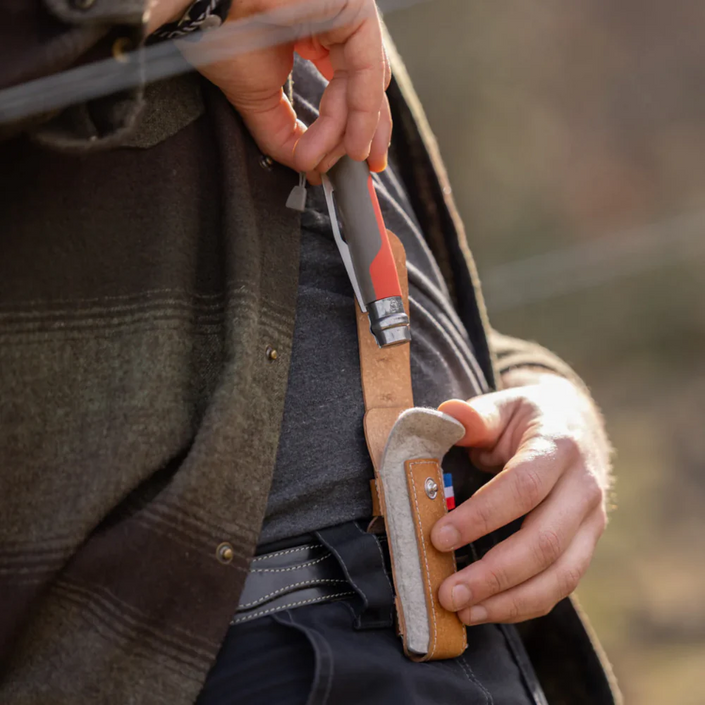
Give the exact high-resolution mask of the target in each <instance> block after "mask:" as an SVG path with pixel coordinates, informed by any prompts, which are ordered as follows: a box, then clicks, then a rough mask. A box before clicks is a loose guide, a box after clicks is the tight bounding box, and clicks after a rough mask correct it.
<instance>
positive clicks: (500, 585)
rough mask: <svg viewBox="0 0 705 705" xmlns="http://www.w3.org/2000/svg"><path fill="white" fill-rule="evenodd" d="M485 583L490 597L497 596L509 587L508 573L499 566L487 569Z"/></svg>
mask: <svg viewBox="0 0 705 705" xmlns="http://www.w3.org/2000/svg"><path fill="white" fill-rule="evenodd" d="M483 583H484V587H485V591H486V592H487V594H488V595H496V594H497V593H500V592H502V591H503V590H504V589H505V588H506V587H507V585H508V583H509V581H508V579H507V573H506V571H505V570H504V569H503V568H501V567H499V566H495V567H489V568H487V572H486V574H485V578H484V580H483Z"/></svg>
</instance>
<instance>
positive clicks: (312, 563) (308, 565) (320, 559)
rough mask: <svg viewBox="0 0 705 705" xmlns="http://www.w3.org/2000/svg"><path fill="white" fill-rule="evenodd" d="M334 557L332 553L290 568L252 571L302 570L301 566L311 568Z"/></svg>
mask: <svg viewBox="0 0 705 705" xmlns="http://www.w3.org/2000/svg"><path fill="white" fill-rule="evenodd" d="M329 558H333V555H332V554H330V553H329V554H328V555H327V556H323V558H317V559H316V560H315V561H307V562H306V563H301V564H300V565H292V566H290V567H289V568H253V569H252V570H251V571H250V572H252V573H289V572H291V571H292V570H301V568H309V567H310V566H312V565H316V563H321V562H322V561H325V560H328V559H329Z"/></svg>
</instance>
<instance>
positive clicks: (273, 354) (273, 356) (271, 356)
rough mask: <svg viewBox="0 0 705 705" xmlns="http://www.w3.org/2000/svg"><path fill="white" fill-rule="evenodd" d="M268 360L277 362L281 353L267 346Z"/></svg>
mask: <svg viewBox="0 0 705 705" xmlns="http://www.w3.org/2000/svg"><path fill="white" fill-rule="evenodd" d="M266 352H267V359H268V360H276V359H277V358H278V357H279V353H278V352H277V351H276V350H275V349H274V348H273V347H272V346H271V345H269V346H267V351H266Z"/></svg>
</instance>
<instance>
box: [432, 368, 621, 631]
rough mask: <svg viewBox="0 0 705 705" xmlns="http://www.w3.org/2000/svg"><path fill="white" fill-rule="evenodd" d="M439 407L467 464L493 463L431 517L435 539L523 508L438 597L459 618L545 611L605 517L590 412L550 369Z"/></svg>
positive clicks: (487, 525)
mask: <svg viewBox="0 0 705 705" xmlns="http://www.w3.org/2000/svg"><path fill="white" fill-rule="evenodd" d="M439 409H440V410H441V411H443V412H444V413H446V414H449V415H450V416H453V417H454V418H456V419H457V420H458V421H460V422H461V423H462V424H463V425H464V426H465V429H466V434H465V436H464V438H463V439H462V440H461V441H460V443H459V445H462V446H467V447H469V448H470V449H471V450H470V457H471V459H472V461H473V463H474V464H475V465H476V466H477V467H478V468H480V469H482V470H487V471H493V472H496V471H497V470H498V469H499V470H500V471H499V472H498V474H497V475H496V476H495V477H493V478H492V479H491V480H490V481H489V482H488V483H487V484H486V485H484V486H483V487H482V488H481V489H480V490H478V491H477V492H476V493H475V494H474V495H473V496H472V497H471V498H470V499H468V500H467V501H466V502H464V503H463V504H461V505H460V506H458V508H457V509H455V510H454V511H452V512H450V513H449V514H448V515H447V516H446V517H444V518H443V519H440V520H439V521H438V522H437V523H436V525H435V526H434V527H433V531H432V534H431V537H432V541H433V543H434V545H435V546H436V547H437V548H438V549H439V550H442V551H450V550H452V549H456V548H458V547H460V546H464V545H466V544H468V543H471V542H472V541H475V540H477V539H479V538H480V537H482V536H485V535H486V534H489V533H490V532H492V531H494V530H496V529H499V528H500V527H503V526H505V525H507V524H509V523H510V522H512V521H514V520H515V519H519V518H521V517H522V516H524V515H526V517H525V519H524V521H523V523H522V525H521V529H520V530H519V531H518V532H516V533H515V534H513V535H512V536H510V537H509V538H507V539H505V540H504V541H502V542H500V543H498V544H497V545H496V546H494V547H493V548H492V549H491V550H490V551H488V552H487V553H486V554H485V556H484V557H483V558H482V559H481V560H479V561H476V562H475V563H473V564H471V565H469V566H468V567H466V568H464V569H463V570H460V571H458V572H457V573H456V574H455V575H453V576H452V577H450V578H448V579H447V580H446V581H445V582H444V583H443V584H442V585H441V588H440V591H439V600H440V602H441V604H442V605H443V606H444V607H445V608H446V609H448V610H452V611H455V612H458V616H459V617H460V619H461V620H462V621H463V622H464V623H466V624H479V623H483V622H492V623H498V622H505V623H512V622H521V621H524V620H527V619H532V618H534V617H539V616H543V615H545V614H547V613H548V612H549V611H550V610H551V609H552V608H553V607H554V605H555V604H556V603H557V602H559V601H560V600H561V599H563V598H564V597H566V596H568V595H569V594H570V593H571V592H573V590H574V589H575V588H576V586H577V585H578V582H579V580H580V579H581V578H582V576H583V574H584V573H585V571H586V570H587V567H588V565H589V563H590V560H591V558H592V554H593V552H594V550H595V544H596V543H597V541H598V539H599V538H600V536H601V535H602V532H603V531H604V529H605V525H606V522H607V517H606V510H605V504H606V499H605V497H606V490H607V487H608V485H609V453H610V451H609V444H608V442H607V440H606V437H605V435H604V431H603V427H602V420H601V418H600V416H599V413H598V412H597V410H596V409H595V407H594V405H593V404H592V401H591V400H590V399H589V398H588V397H587V395H586V394H585V393H584V392H582V391H580V390H579V389H578V388H577V387H576V386H575V385H573V384H572V383H571V382H568V381H567V380H564V379H562V378H559V377H556V376H553V375H543V376H542V377H541V382H540V383H539V384H535V385H530V386H523V387H516V388H513V389H508V390H505V391H501V392H495V393H492V394H486V395H484V396H481V397H477V398H475V399H472V400H471V401H469V402H464V401H456V400H453V401H448V402H445V403H444V404H442V405H441V406H440V407H439Z"/></svg>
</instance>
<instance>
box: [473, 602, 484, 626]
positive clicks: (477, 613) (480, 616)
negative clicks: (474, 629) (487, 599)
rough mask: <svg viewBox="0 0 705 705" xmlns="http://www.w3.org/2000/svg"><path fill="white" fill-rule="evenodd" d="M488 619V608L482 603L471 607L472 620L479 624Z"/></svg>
mask: <svg viewBox="0 0 705 705" xmlns="http://www.w3.org/2000/svg"><path fill="white" fill-rule="evenodd" d="M486 619H487V610H486V609H485V608H484V607H483V606H482V605H476V606H475V607H471V608H470V620H469V621H470V622H472V623H473V624H477V623H478V622H484V621H485V620H486Z"/></svg>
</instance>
